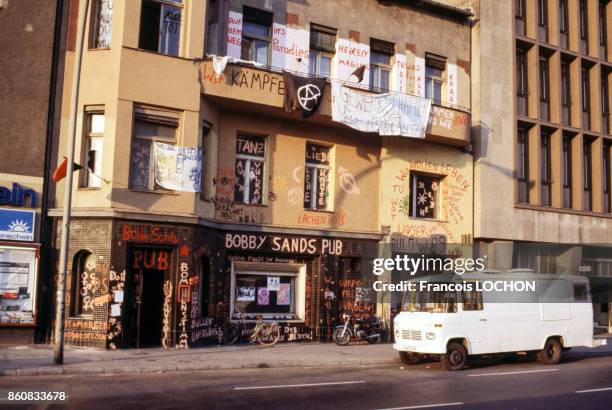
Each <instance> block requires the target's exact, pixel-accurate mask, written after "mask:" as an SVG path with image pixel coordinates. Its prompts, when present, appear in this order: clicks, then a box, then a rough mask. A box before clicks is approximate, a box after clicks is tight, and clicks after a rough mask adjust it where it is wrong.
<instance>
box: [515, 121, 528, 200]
mask: <svg viewBox="0 0 612 410" xmlns="http://www.w3.org/2000/svg"><path fill="white" fill-rule="evenodd" d="M517 145H518V147H517V148H518V150H517V151H518V152H517V158H518V163H517V173H516V174H517V175H516V176H517V180H518V188H519V189H518V202H519V203H521V204H525V203H528V202H529V198H528V191H527V190H528V182H529V139H528V134H527V130H526V129H524V128H519V129H518V140H517Z"/></svg>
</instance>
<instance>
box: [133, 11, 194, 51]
mask: <svg viewBox="0 0 612 410" xmlns="http://www.w3.org/2000/svg"><path fill="white" fill-rule="evenodd" d="M182 13H183V5H182V0H143V1H142V12H141V15H140V39H139V45H138V47H140V48H142V49H144V50H150V51H155V52H158V53H162V54H168V55H171V56H177V55H178V54H179V45H180V40H181V16H182Z"/></svg>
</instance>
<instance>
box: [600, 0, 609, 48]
mask: <svg viewBox="0 0 612 410" xmlns="http://www.w3.org/2000/svg"><path fill="white" fill-rule="evenodd" d="M607 30H608V26H607V22H606V4H605V3H602V2H599V58H601V59H602V60H607V59H608V32H607Z"/></svg>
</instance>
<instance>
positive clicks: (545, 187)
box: [540, 131, 552, 206]
mask: <svg viewBox="0 0 612 410" xmlns="http://www.w3.org/2000/svg"><path fill="white" fill-rule="evenodd" d="M551 174H552V167H551V150H550V134H548V132H544V131H543V132H542V134H541V136H540V187H541V191H540V192H541V205H543V206H550V205H551V181H552V175H551Z"/></svg>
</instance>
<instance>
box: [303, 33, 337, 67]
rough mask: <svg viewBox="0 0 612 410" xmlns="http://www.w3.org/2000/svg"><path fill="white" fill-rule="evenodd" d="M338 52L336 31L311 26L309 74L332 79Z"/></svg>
mask: <svg viewBox="0 0 612 410" xmlns="http://www.w3.org/2000/svg"><path fill="white" fill-rule="evenodd" d="M335 51H336V29H334V28H329V27H324V26H320V25H318V24H311V25H310V55H309V58H308V64H309V67H308V72H309V73H310V74H311V75H316V76H319V77H326V78H330V77H331V64H332V59H333V58H334V53H335Z"/></svg>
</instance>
